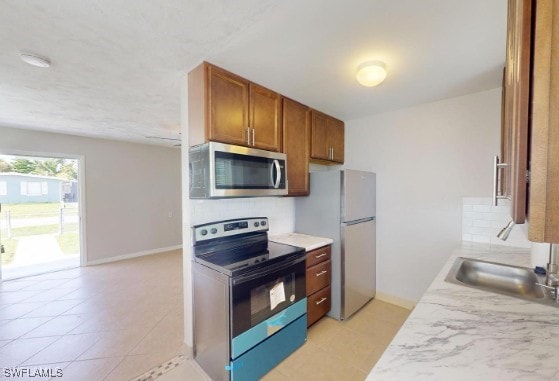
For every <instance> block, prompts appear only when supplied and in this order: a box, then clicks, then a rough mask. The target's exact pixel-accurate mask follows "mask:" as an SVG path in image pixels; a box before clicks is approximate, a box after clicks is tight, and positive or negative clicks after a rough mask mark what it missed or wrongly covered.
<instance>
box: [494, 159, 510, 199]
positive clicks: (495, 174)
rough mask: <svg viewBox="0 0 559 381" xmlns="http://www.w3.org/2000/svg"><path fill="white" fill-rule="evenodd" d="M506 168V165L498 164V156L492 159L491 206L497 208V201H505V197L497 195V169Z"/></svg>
mask: <svg viewBox="0 0 559 381" xmlns="http://www.w3.org/2000/svg"><path fill="white" fill-rule="evenodd" d="M506 167H508V164H507V163H500V162H499V156H494V157H493V206H497V203H498V202H499V200H502V199H506V198H507V196H505V195H502V194H499V169H505V168H506Z"/></svg>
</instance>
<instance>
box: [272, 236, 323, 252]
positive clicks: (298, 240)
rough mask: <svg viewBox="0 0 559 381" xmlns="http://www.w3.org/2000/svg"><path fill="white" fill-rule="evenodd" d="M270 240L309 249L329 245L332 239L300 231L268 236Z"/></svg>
mask: <svg viewBox="0 0 559 381" xmlns="http://www.w3.org/2000/svg"><path fill="white" fill-rule="evenodd" d="M268 239H269V240H270V241H273V242H277V243H284V244H286V245H292V246H298V247H304V248H305V250H307V251H311V250H314V249H318V248H319V247H322V246H326V245H330V244H332V243H333V242H334V240H332V239H330V238H324V237H316V236H312V235H307V234H300V233H287V234H279V235H274V236H270V237H268Z"/></svg>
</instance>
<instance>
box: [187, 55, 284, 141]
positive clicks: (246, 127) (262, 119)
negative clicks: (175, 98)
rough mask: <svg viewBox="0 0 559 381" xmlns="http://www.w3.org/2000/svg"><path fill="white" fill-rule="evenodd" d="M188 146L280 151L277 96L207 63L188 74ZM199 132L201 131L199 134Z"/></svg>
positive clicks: (279, 100)
mask: <svg viewBox="0 0 559 381" xmlns="http://www.w3.org/2000/svg"><path fill="white" fill-rule="evenodd" d="M188 103H189V111H188V120H189V126H190V127H189V144H190V145H196V144H201V143H204V142H206V141H209V140H212V141H219V142H222V143H229V144H235V145H241V146H247V147H253V148H260V149H264V150H268V151H277V152H279V151H280V150H281V96H280V95H279V94H278V93H275V92H273V91H271V90H268V89H266V88H265V87H262V86H259V85H257V84H255V83H252V82H250V81H248V80H246V79H244V78H242V77H240V76H238V75H235V74H233V73H230V72H228V71H226V70H223V69H221V68H219V67H217V66H214V65H211V64H209V63H207V62H204V63H202V64H201V65H199V66H198V67H196V68H195V69H194V70H192V71H191V72H190V73H189V74H188ZM202 131H203V132H202Z"/></svg>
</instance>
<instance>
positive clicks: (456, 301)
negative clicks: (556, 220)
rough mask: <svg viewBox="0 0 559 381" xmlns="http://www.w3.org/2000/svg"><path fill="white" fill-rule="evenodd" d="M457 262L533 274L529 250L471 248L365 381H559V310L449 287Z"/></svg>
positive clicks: (462, 251) (438, 279) (441, 276)
mask: <svg viewBox="0 0 559 381" xmlns="http://www.w3.org/2000/svg"><path fill="white" fill-rule="evenodd" d="M457 257H468V258H476V259H483V260H488V261H493V262H499V263H506V264H512V265H517V266H524V267H530V254H529V250H528V249H517V248H510V247H502V248H496V247H495V246H493V247H489V246H488V245H482V244H468V243H465V244H464V245H463V247H461V248H460V249H457V250H455V251H454V253H453V254H452V256H451V257H450V259H449V260H448V262H447V263H446V264H445V265H444V267H443V268H442V270H441V271H440V273H439V274H438V275H437V277H436V278H435V280H434V281H433V283H432V284H431V286H430V287H429V289H428V290H427V292H426V293H425V295H424V296H423V297H422V298H421V300H420V301H419V303H418V304H417V306H416V307H415V309H414V310H413V311H412V313H411V314H410V316H409V318H408V319H407V321H406V322H405V323H404V325H403V326H402V328H401V329H400V331H399V332H398V334H397V335H396V336H395V337H394V340H393V341H392V342H391V343H390V345H389V346H388V348H387V349H386V351H385V352H384V354H383V355H382V357H381V359H380V360H379V361H378V363H377V364H376V366H375V367H374V368H373V370H372V371H371V373H370V374H369V376H368V377H367V380H391V381H392V380H498V379H502V380H538V381H540V380H558V379H559V308H555V307H551V306H544V305H540V304H536V303H531V302H527V301H524V300H521V299H517V298H512V297H507V296H503V295H498V294H493V293H489V292H484V291H479V290H476V289H472V288H468V287H463V286H460V285H456V284H451V283H447V282H445V281H444V278H445V277H446V275H447V273H448V271H449V269H450V267H451V266H452V264H453V263H454V260H455V259H456V258H457ZM403 281H404V280H403Z"/></svg>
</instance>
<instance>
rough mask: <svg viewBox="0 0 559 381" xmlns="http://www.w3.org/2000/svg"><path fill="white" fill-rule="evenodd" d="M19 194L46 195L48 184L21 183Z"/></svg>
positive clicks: (35, 182)
mask: <svg viewBox="0 0 559 381" xmlns="http://www.w3.org/2000/svg"><path fill="white" fill-rule="evenodd" d="M20 193H21V194H22V195H24V196H40V195H43V194H48V193H49V187H48V183H47V182H46V181H43V182H39V181H22V182H21V187H20Z"/></svg>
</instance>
